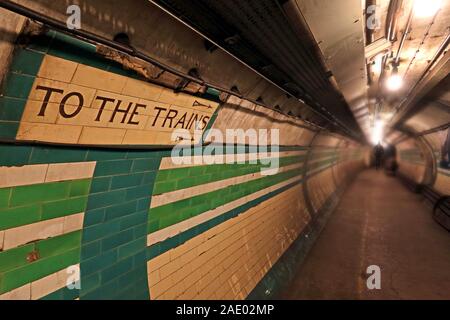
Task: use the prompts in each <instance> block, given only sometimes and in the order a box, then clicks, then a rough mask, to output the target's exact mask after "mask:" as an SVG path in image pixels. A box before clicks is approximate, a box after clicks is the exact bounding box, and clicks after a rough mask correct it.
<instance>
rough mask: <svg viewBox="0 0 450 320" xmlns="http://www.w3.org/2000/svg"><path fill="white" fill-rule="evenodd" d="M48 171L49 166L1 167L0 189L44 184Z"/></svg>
mask: <svg viewBox="0 0 450 320" xmlns="http://www.w3.org/2000/svg"><path fill="white" fill-rule="evenodd" d="M47 169H48V164H36V165H27V166H23V167H0V188H7V187H17V186H24V185H30V184H38V183H44V182H45V175H46V174H47Z"/></svg>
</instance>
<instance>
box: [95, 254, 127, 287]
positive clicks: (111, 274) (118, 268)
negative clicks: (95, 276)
mask: <svg viewBox="0 0 450 320" xmlns="http://www.w3.org/2000/svg"><path fill="white" fill-rule="evenodd" d="M132 267H133V259H132V258H127V259H124V260H122V261H120V262H118V263H116V264H113V265H112V266H110V267H108V268H106V269H105V270H103V271H102V273H101V278H102V283H107V282H109V281H111V280H112V279H114V278H117V277H118V276H120V275H121V274H124V273H127V271H128V270H130V269H131V268H132Z"/></svg>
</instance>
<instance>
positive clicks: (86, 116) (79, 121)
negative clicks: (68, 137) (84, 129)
mask: <svg viewBox="0 0 450 320" xmlns="http://www.w3.org/2000/svg"><path fill="white" fill-rule="evenodd" d="M58 108H59V107H58ZM71 108H72V109H71ZM74 108H75V107H71V106H67V107H66V110H67V112H69V113H70V112H73V111H74V110H75V109H74ZM98 112H99V111H98V110H96V109H92V108H87V107H83V108H81V111H80V112H79V113H78V114H77V115H76V116H75V117H73V118H64V117H63V116H62V115H60V114H59V113H58V116H57V120H56V123H57V124H59V125H65V126H73V125H77V126H88V127H105V128H106V127H107V126H108V121H109V119H110V118H111V114H112V112H111V111H108V110H105V111H103V112H102V114H101V117H100V121H95V120H96V119H97V116H98Z"/></svg>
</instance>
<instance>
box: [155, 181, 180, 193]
mask: <svg viewBox="0 0 450 320" xmlns="http://www.w3.org/2000/svg"><path fill="white" fill-rule="evenodd" d="M176 185H177V184H176V181H165V182H157V183H156V184H155V187H154V189H153V194H154V195H157V194H163V193H166V192H170V191H173V190H175V188H176Z"/></svg>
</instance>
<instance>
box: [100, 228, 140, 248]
mask: <svg viewBox="0 0 450 320" xmlns="http://www.w3.org/2000/svg"><path fill="white" fill-rule="evenodd" d="M131 240H133V230H131V229H128V230H125V231H122V232H120V233H116V234H114V235H112V236H110V237H108V238H105V239H103V241H102V251H108V250H111V249H113V248H116V247H119V246H120V245H123V244H125V243H127V242H130V241H131Z"/></svg>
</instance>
